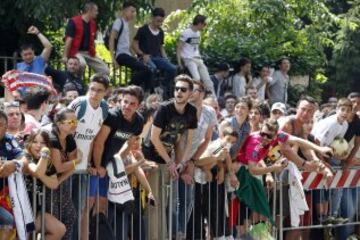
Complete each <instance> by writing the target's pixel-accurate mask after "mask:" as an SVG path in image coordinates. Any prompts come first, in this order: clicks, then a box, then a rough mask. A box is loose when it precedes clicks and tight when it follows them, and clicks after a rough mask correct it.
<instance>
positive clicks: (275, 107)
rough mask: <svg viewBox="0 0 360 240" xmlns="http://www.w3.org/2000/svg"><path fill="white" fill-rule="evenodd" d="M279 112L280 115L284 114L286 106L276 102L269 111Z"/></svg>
mask: <svg viewBox="0 0 360 240" xmlns="http://www.w3.org/2000/svg"><path fill="white" fill-rule="evenodd" d="M274 110H279V111H280V112H282V113H284V114H285V113H286V106H285V104H284V103H282V102H276V103H274V104H273V105H272V106H271V111H274Z"/></svg>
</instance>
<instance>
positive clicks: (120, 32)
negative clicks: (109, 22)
mask: <svg viewBox="0 0 360 240" xmlns="http://www.w3.org/2000/svg"><path fill="white" fill-rule="evenodd" d="M120 22H121V27H120V29H119V33H118V35H117V38H116V42H115V47H116V46H117V45H118V42H119V39H120V36H121V34H122V32H123V30H124V21H123V19H122V18H120Z"/></svg>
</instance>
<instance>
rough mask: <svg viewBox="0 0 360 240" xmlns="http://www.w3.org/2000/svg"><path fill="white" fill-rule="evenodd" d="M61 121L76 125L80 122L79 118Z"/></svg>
mask: <svg viewBox="0 0 360 240" xmlns="http://www.w3.org/2000/svg"><path fill="white" fill-rule="evenodd" d="M61 123H65V124H69V125H73V126H76V125H77V123H78V120H77V119H71V120H64V121H61Z"/></svg>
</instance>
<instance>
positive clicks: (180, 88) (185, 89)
mask: <svg viewBox="0 0 360 240" xmlns="http://www.w3.org/2000/svg"><path fill="white" fill-rule="evenodd" d="M179 90H180V91H181V92H183V93H185V92H187V91H188V88H186V87H175V92H178V91H179Z"/></svg>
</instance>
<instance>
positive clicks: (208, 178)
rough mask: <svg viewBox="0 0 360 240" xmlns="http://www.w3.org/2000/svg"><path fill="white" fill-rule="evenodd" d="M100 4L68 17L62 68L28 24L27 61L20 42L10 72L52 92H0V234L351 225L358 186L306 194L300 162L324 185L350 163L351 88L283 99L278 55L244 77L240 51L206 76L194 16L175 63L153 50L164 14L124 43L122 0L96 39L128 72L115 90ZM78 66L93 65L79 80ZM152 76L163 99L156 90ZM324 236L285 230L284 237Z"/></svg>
mask: <svg viewBox="0 0 360 240" xmlns="http://www.w3.org/2000/svg"><path fill="white" fill-rule="evenodd" d="M98 12H99V10H98V7H97V5H96V4H95V3H93V2H88V3H86V4H85V6H84V9H83V12H82V14H81V15H78V16H75V17H72V18H71V19H70V20H69V22H68V24H67V26H66V32H65V35H66V36H65V45H64V51H63V61H64V63H65V65H66V70H65V71H62V70H58V69H54V68H52V67H51V64H50V62H49V57H50V54H51V51H52V48H53V46H52V44H51V43H50V42H49V41H48V39H47V38H46V37H45V36H44V35H43V34H42V33H41V32H40V31H39V29H38V28H37V27H35V26H31V27H30V28H29V29H28V33H29V34H34V35H36V36H37V37H38V38H39V40H40V41H41V43H42V45H43V47H44V49H43V51H42V53H41V54H40V55H38V56H35V53H34V49H33V48H32V46H31V45H29V44H26V45H24V46H22V47H21V49H20V54H21V57H22V60H23V61H22V62H20V63H18V64H17V66H16V69H17V70H19V71H24V72H29V73H34V74H38V75H45V76H51V77H52V84H53V86H54V88H56V89H57V91H58V94H57V95H54V94H52V93H51V92H50V91H48V89H44V88H42V87H36V86H35V87H34V86H32V87H19V88H17V89H15V90H14V89H6V96H5V102H4V103H3V110H1V111H0V157H1V163H0V178H2V181H1V185H0V189H1V191H0V240H2V239H16V237H15V235H17V238H18V239H21V240H22V239H27V236H28V235H29V233H31V232H37V233H41V232H44V233H45V239H84V240H86V239H118V240H121V239H151V240H157V239H167V238H168V237H169V236H170V238H172V239H207V238H211V239H235V238H237V239H242V237H244V239H245V237H247V238H246V239H248V238H250V239H252V238H251V237H253V238H254V239H257V238H256V236H254V235H253V234H254V231H252V230H251V229H256V228H258V229H262V230H264V229H265V231H266V232H267V231H268V228H267V225H266V224H265V223H266V222H269V223H271V224H273V225H275V226H278V225H279V222H280V221H282V222H283V223H284V225H285V226H292V227H298V226H299V225H302V226H306V225H311V224H324V225H326V224H344V223H346V222H353V221H355V216H356V215H357V212H358V211H359V210H360V209H358V206H359V203H358V201H359V200H358V198H357V196H358V195H357V194H358V192H357V188H345V189H330V190H326V189H321V190H315V191H305V193H304V191H303V189H302V187H301V179H300V177H299V174H300V173H299V169H300V170H303V171H309V172H318V173H321V174H322V175H323V178H324V179H325V180H326V181H327V182H331V181H332V179H333V177H334V171H335V169H336V167H341V168H342V169H348V168H350V167H353V166H355V165H357V160H358V157H359V156H358V150H359V147H360V120H359V117H360V93H359V92H352V93H350V94H349V95H348V96H347V97H341V98H339V99H337V98H334V97H333V98H331V99H329V102H326V103H323V104H320V103H319V102H317V101H316V100H314V99H313V98H312V97H310V96H306V95H303V96H302V97H301V98H300V99H299V100H298V103H297V105H296V106H290V105H289V104H288V101H287V100H288V85H289V81H290V78H289V75H288V72H289V70H290V68H291V63H290V59H289V58H286V57H284V58H282V59H280V60H279V61H278V64H277V69H276V70H275V71H274V70H273V69H271V68H270V67H269V66H267V65H264V66H262V67H261V69H260V71H259V72H258V73H256V74H255V75H254V77H253V71H252V62H251V60H250V59H248V58H242V59H240V60H239V61H238V63H237V64H236V65H235V66H234V67H233V69H231V67H230V66H229V64H227V63H225V62H224V63H220V64H218V66H217V68H216V70H215V72H214V73H213V75H210V74H209V71H208V69H207V66H206V65H205V63H204V61H203V59H202V56H201V54H200V49H199V46H200V32H201V30H203V29H204V28H205V27H206V17H205V16H203V15H197V16H196V17H195V18H194V19H193V22H192V24H191V26H189V27H188V28H187V29H185V30H184V31H183V32H182V33H181V35H180V37H179V41H178V47H177V49H176V56H177V58H176V60H177V65H175V64H173V63H171V61H170V60H169V59H168V58H167V54H166V52H165V49H164V46H163V45H164V32H163V30H162V29H161V25H162V22H163V20H164V17H165V11H164V10H163V9H162V8H155V9H153V11H152V14H151V19H150V21H149V23H148V24H145V25H144V26H142V27H141V28H139V29H138V31H137V34H136V35H135V37H134V38H133V39H130V30H129V22H130V21H132V20H133V19H134V18H135V16H136V6H135V5H134V3H131V2H126V3H124V4H123V7H122V10H121V15H120V16H119V17H118V18H116V20H115V21H114V23H113V24H112V27H111V29H110V31H109V35H108V39H107V40H106V41H108V47H109V51H110V53H111V59H112V64H113V66H114V67H115V68H117V67H118V66H119V65H120V66H126V67H128V68H130V69H131V71H132V78H131V80H130V83H129V84H128V85H127V86H124V87H117V86H110V80H109V72H110V71H109V68H108V66H107V64H105V63H104V62H103V61H102V60H101V59H100V58H99V57H97V56H96V50H95V36H96V32H97V27H96V22H95V19H96V16H97V15H98ZM86 65H88V66H89V67H90V68H92V69H93V70H94V71H95V72H96V73H95V74H93V75H92V76H91V77H90V80H89V84H88V85H87V86H86V84H85V83H84V82H85V81H84V79H83V76H84V75H83V71H84V68H85V66H86ZM183 71H187V73H188V75H186V74H181V72H183ZM158 72H161V73H162V74H163V76H164V77H163V78H161V79H162V80H161V82H160V83H159V84H160V86H161V88H162V89H163V91H162V92H161V94H159V93H155V91H154V89H155V87H156V84H155V83H156V76H157V74H158ZM338 138H341V139H345V141H346V142H348V143H350V144H349V147H348V149H347V151H345V152H346V153H345V154H342V155H338V154H336V152H335V151H334V149H332V148H331V147H330V145H331V144H332V143H333V142H334V141H335V140H336V139H338ZM300 175H301V174H300ZM23 177H24V179H25V181H23ZM275 182H281V183H282V186H281V187H282V189H283V190H284V191H283V192H284V194H283V199H279V198H276V199H272V197H271V196H272V194H270V193H269V192H271V191H275V188H274V183H275ZM293 182H296V183H297V184H298V185H299V186H300V187H298V188H296V187H293V186H294V184H292V183H293ZM277 192H278V191H277ZM288 192H289V194H287V193H288ZM19 193H20V194H19ZM22 193H23V194H22ZM291 193H292V194H291ZM275 195H278V194H275ZM294 196H295V197H294ZM296 196H297V197H296ZM299 196H300V197H299ZM301 196H303V197H301ZM272 201H275V203H274V204H270V202H272ZM280 201H282V204H281V206H282V209H280V207H279V205H280ZM271 206H276V209H274V211H275V212H276V216H277V217H276V216H274V215H273V214H272V207H271ZM280 212H282V215H281V217H282V219H280V218H279V217H278V215H279V213H280ZM309 212H311V213H312V214H306V213H309ZM250 226H252V227H250ZM326 229H327V230H324V231H325V232H326V233H327V234H333V235H334V236H335V237H336V239H347V238H348V237H351V236H355V235H356V234H357V233H358V231H357V230H358V229H356V228H355V227H354V225H344V226H342V227H338V228H330V231H329V230H328V229H329V228H326ZM267 234H268V235H266V236H267V237H266V239H272V236H271V234H270V233H269V232H267ZM322 234H324V233H323V232H321V231H319V230H311V231H310V230H302V231H300V230H291V231H287V232H286V234H285V237H286V239H314V238H315V237H320V239H322V237H323V235H322ZM262 239H264V238H262Z"/></svg>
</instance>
